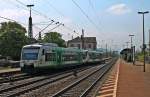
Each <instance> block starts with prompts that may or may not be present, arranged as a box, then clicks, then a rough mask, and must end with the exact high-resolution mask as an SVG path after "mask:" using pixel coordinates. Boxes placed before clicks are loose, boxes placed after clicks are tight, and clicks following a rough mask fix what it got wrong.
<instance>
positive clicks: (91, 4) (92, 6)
mask: <svg viewBox="0 0 150 97" xmlns="http://www.w3.org/2000/svg"><path fill="white" fill-rule="evenodd" d="M89 4H90V6H91V8H92V10H93V12H94V13H95V16H96V18H97V20H98V23H99V25H101V22H100V18H99V15H98V14H97V12H96V10H95V8H94V5H93V3H92V1H91V0H89Z"/></svg>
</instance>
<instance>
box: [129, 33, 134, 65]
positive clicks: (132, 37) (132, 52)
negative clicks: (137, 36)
mask: <svg viewBox="0 0 150 97" xmlns="http://www.w3.org/2000/svg"><path fill="white" fill-rule="evenodd" d="M129 36H130V37H131V60H132V62H133V61H134V60H133V59H134V58H133V57H134V56H133V50H134V48H133V44H132V38H133V36H134V35H131V34H130V35H129ZM133 64H134V62H133Z"/></svg>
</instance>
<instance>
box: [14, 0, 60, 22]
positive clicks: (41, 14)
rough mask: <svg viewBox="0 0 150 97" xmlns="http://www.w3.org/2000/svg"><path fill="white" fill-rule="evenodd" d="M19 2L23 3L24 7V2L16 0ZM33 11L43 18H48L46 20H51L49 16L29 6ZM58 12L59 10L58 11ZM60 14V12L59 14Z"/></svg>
mask: <svg viewBox="0 0 150 97" xmlns="http://www.w3.org/2000/svg"><path fill="white" fill-rule="evenodd" d="M16 1H17V2H18V3H19V4H21V5H23V6H25V7H26V4H24V3H23V2H21V1H19V0H16ZM31 9H32V10H33V11H34V12H36V13H37V14H39V15H40V16H43V17H44V18H46V19H48V20H53V19H51V18H49V17H48V16H46V15H44V14H43V13H41V12H39V11H37V10H35V9H33V8H31ZM57 11H58V10H57ZM59 13H60V12H59ZM61 15H62V14H61Z"/></svg>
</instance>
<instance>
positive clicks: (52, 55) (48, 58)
mask: <svg viewBox="0 0 150 97" xmlns="http://www.w3.org/2000/svg"><path fill="white" fill-rule="evenodd" d="M45 55H46V56H45V60H46V61H56V53H46V54H45Z"/></svg>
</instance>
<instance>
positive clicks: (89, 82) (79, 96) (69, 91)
mask: <svg viewBox="0 0 150 97" xmlns="http://www.w3.org/2000/svg"><path fill="white" fill-rule="evenodd" d="M111 66H112V65H108V64H106V65H104V66H103V67H100V68H99V69H97V70H95V71H93V72H91V73H89V74H88V75H87V76H85V77H83V78H81V79H79V80H77V81H75V82H74V83H72V84H70V85H68V86H67V87H65V88H63V89H62V90H60V91H58V92H57V93H55V94H54V95H49V97H85V96H86V95H87V94H88V92H89V91H90V90H91V89H92V88H93V87H94V86H95V84H96V83H97V82H98V81H99V80H100V79H101V78H102V77H103V76H104V75H105V73H106V72H107V71H108V70H109V69H110V68H111Z"/></svg>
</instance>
